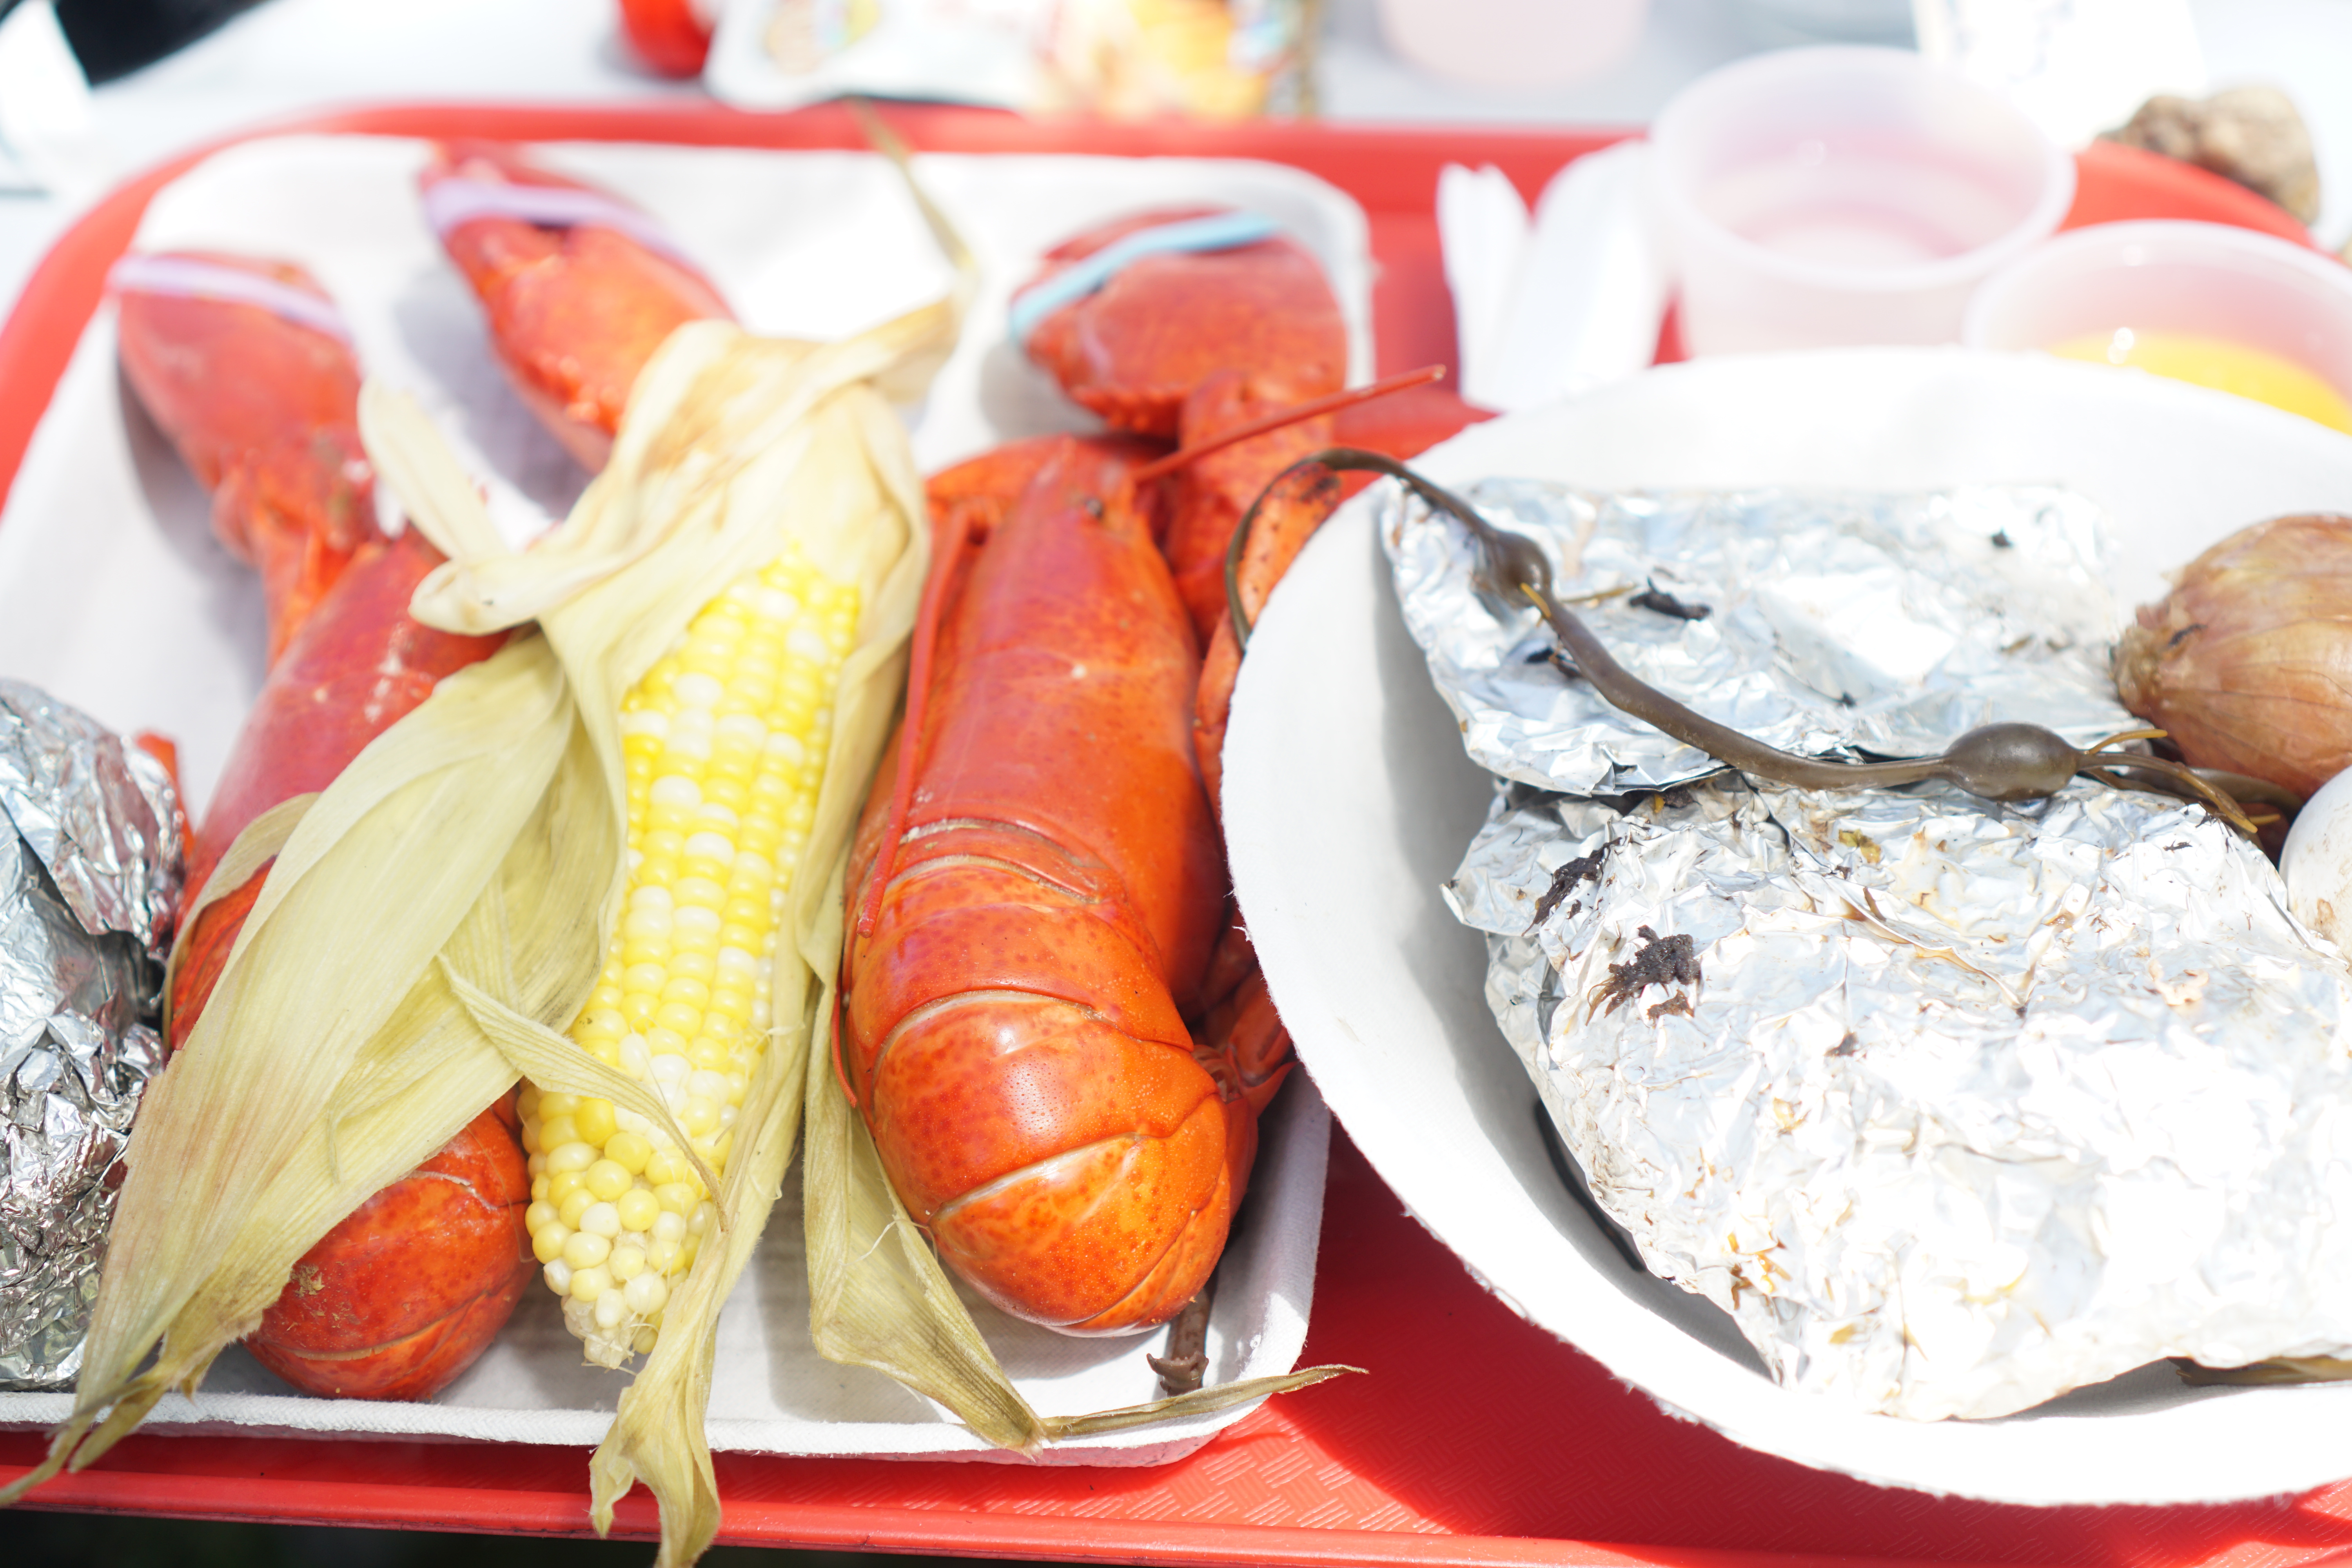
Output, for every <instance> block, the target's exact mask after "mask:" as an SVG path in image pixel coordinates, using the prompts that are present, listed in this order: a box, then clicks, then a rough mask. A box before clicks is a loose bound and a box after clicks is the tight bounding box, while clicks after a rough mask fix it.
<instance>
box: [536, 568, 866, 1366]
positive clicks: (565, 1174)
mask: <svg viewBox="0 0 2352 1568" xmlns="http://www.w3.org/2000/svg"><path fill="white" fill-rule="evenodd" d="M857 597H858V596H857V592H856V589H855V588H854V587H852V586H849V585H845V584H836V583H832V582H829V581H827V580H826V579H825V578H824V576H823V575H821V574H819V573H817V572H816V571H815V570H814V568H813V567H811V566H810V565H809V564H808V563H807V562H806V561H805V560H803V558H802V556H801V554H800V552H799V551H798V550H797V549H796V548H795V549H792V550H788V551H787V552H785V553H784V554H783V555H782V556H781V557H779V558H778V559H777V560H776V561H775V562H774V563H772V564H771V565H769V566H768V567H767V568H766V569H765V570H764V571H761V572H759V573H755V574H747V575H745V576H744V577H742V578H741V579H740V580H739V581H737V582H736V583H735V584H733V585H732V586H730V588H729V589H728V590H727V592H726V593H725V594H723V595H720V596H719V598H718V599H716V600H714V601H712V603H711V604H710V605H709V606H708V607H706V608H705V609H704V610H703V611H702V613H701V614H700V615H698V616H697V617H696V618H695V620H694V622H693V623H692V625H691V626H689V627H688V630H687V633H686V635H685V637H683V638H681V639H680V641H679V643H678V645H677V647H675V648H673V649H672V650H671V651H670V652H669V653H668V654H667V656H666V657H665V658H662V659H661V660H660V661H659V662H658V663H656V665H655V666H654V667H653V668H652V669H651V670H649V671H648V672H647V673H646V677H645V679H643V680H642V681H640V682H639V683H638V685H637V688H636V689H635V690H634V691H632V692H631V693H630V694H629V696H628V697H627V698H626V699H625V700H624V701H623V703H622V710H621V734H622V737H623V741H622V744H623V751H624V756H625V772H626V778H627V787H628V830H629V888H628V893H627V901H626V903H625V906H624V914H623V918H622V921H621V923H620V927H619V929H618V930H617V931H614V934H613V940H612V945H611V947H610V948H609V949H608V950H607V952H606V954H605V963H604V972H603V973H602V975H601V976H600V977H599V979H598V983H597V986H596V989H595V991H594V992H593V994H591V996H590V997H589V1001H588V1005H587V1006H586V1007H585V1008H583V1010H582V1012H581V1014H580V1016H579V1018H578V1019H577V1021H575V1022H574V1023H573V1024H572V1029H571V1037H572V1041H573V1042H574V1043H575V1044H577V1045H578V1046H579V1047H581V1048H582V1049H583V1050H584V1051H587V1052H589V1053H591V1054H593V1056H595V1057H597V1058H600V1059H601V1060H603V1061H604V1062H605V1063H606V1064H607V1065H608V1066H612V1067H617V1068H620V1069H621V1070H622V1071H623V1072H625V1073H626V1074H627V1075H628V1076H629V1077H631V1078H633V1079H636V1080H637V1081H639V1082H641V1083H645V1084H646V1085H648V1086H649V1087H651V1088H652V1089H654V1091H655V1092H656V1093H657V1094H658V1095H660V1096H661V1098H662V1100H663V1102H664V1103H665V1104H666V1105H667V1107H668V1108H669V1110H670V1112H671V1114H672V1115H673V1116H674V1117H675V1118H676V1119H677V1125H678V1127H679V1128H680V1130H682V1131H684V1132H685V1133H686V1134H687V1136H688V1140H689V1141H690V1142H691V1144H692V1147H693V1152H695V1153H696V1154H698V1155H699V1156H700V1157H701V1159H702V1161H703V1163H705V1164H707V1165H708V1166H709V1168H710V1170H711V1171H712V1172H714V1173H719V1174H721V1175H723V1174H724V1173H725V1171H726V1165H727V1156H728V1154H729V1152H730V1150H731V1149H732V1147H733V1143H734V1127H735V1121H736V1118H737V1114H738V1112H739V1110H740V1108H741V1106H742V1103H743V1095H744V1091H745V1089H747V1088H748V1087H749V1086H750V1084H751V1077H752V1075H753V1073H754V1072H755V1071H757V1069H758V1067H759V1061H760V1056H761V1053H762V1052H763V1051H764V1050H765V1049H766V1048H767V1042H768V1035H769V1030H770V1027H771V1025H772V1019H771V1017H770V1015H769V1008H770V1001H771V994H772V984H771V974H772V966H773V963H774V959H775V948H776V937H777V931H778V930H779V927H780V924H781V917H782V912H783V908H784V900H785V896H786V891H787V889H789V888H790V887H791V884H792V877H793V872H794V871H795V870H796V869H797V868H798V867H799V865H800V861H801V856H802V853H803V849H804V848H805V847H806V845H807V841H808V833H809V826H810V824H811V822H812V821H813V820H814V816H815V810H816V795H817V785H818V784H819V783H820V782H821V779H822V775H823V771H824V757H825V751H826V747H827V744H828V742H830V740H831V730H832V722H833V713H832V710H831V708H830V706H829V702H830V693H831V692H832V691H833V689H834V686H835V680H836V679H837V677H838V674H839V670H840V666H841V661H842V658H843V657H844V656H845V654H846V653H847V652H848V650H849V647H850V645H851V642H852V640H853V638H854V636H855V633H856V626H857V608H858V605H857ZM522 1116H523V1146H524V1148H525V1149H526V1150H527V1151H529V1152H530V1168H531V1178H532V1179H531V1198H532V1203H531V1205H530V1209H529V1211H528V1212H527V1214H526V1215H525V1219H524V1224H525V1226H527V1227H528V1229H529V1230H530V1237H531V1249H532V1252H533V1253H534V1255H535V1256H536V1257H537V1258H539V1261H540V1262H541V1263H542V1264H543V1265H545V1266H546V1278H547V1285H548V1289H551V1290H553V1291H554V1292H555V1293H556V1294H557V1295H559V1296H562V1297H563V1298H564V1308H563V1310H564V1320H565V1321H566V1322H567V1323H568V1324H569V1325H570V1326H571V1328H572V1332H573V1333H574V1334H575V1335H577V1336H578V1337H579V1338H580V1339H581V1341H582V1342H583V1343H584V1344H585V1345H587V1347H588V1350H589V1354H590V1355H591V1357H592V1358H593V1359H594V1360H597V1361H599V1362H603V1363H605V1364H607V1365H618V1364H620V1363H622V1362H623V1361H625V1360H626V1358H627V1357H628V1356H629V1355H630V1354H631V1353H633V1352H634V1353H637V1354H644V1353H647V1352H651V1351H652V1349H653V1347H654V1345H655V1343H656V1340H657V1337H658V1331H659V1325H660V1322H661V1315H662V1309H663V1307H664V1306H665V1304H666V1303H667V1301H668V1300H669V1288H670V1282H671V1281H672V1280H673V1279H676V1278H677V1277H678V1276H680V1275H682V1274H684V1273H685V1272H686V1271H687V1270H688V1268H692V1267H693V1265H694V1259H695V1256H696V1254H697V1252H698V1250H699V1248H700V1247H701V1244H702V1239H703V1237H705V1236H706V1235H707V1234H709V1228H710V1226H711V1225H712V1224H713V1223H714V1222H715V1220H716V1218H717V1215H718V1209H717V1205H716V1204H715V1203H714V1202H713V1195H712V1194H710V1193H709V1192H707V1191H706V1190H705V1189H704V1187H703V1184H702V1182H701V1180H700V1179H699V1178H698V1175H697V1173H696V1172H695V1169H694V1166H693V1163H692V1162H690V1161H689V1160H688V1159H687V1158H686V1157H685V1155H684V1153H683V1152H681V1151H679V1150H678V1149H677V1146H676V1145H675V1144H674V1143H672V1142H670V1140H669V1138H668V1137H667V1135H666V1134H665V1132H664V1131H662V1129H660V1128H659V1127H657V1126H656V1124H654V1123H653V1122H652V1121H648V1120H647V1119H646V1118H645V1117H643V1116H639V1115H636V1114H635V1113H634V1112H632V1111H630V1110H627V1109H625V1108H616V1107H615V1106H614V1104H613V1102H612V1101H611V1100H601V1099H596V1098H594V1097H592V1096H577V1095H570V1094H555V1093H544V1094H542V1093H541V1092H539V1091H538V1089H536V1088H534V1087H531V1086H529V1085H526V1087H525V1089H524V1090H523V1097H522Z"/></svg>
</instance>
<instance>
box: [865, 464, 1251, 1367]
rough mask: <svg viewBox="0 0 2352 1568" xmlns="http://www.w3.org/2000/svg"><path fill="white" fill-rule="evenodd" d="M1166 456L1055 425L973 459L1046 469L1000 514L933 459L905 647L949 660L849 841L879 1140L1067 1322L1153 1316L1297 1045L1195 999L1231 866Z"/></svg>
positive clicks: (1241, 1161) (983, 1277)
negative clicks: (1210, 1033) (1279, 1058)
mask: <svg viewBox="0 0 2352 1568" xmlns="http://www.w3.org/2000/svg"><path fill="white" fill-rule="evenodd" d="M1151 455H1152V452H1151V450H1150V448H1149V447H1142V446H1140V445H1139V444H1138V443H1134V442H1130V441H1121V440H1093V441H1088V440H1076V439H1057V440H1053V441H1049V442H1045V443H1033V444H1030V445H1028V446H1026V447H1018V448H1013V449H1010V450H1009V451H1008V452H1007V453H1006V454H1003V455H1001V456H999V457H997V458H983V459H981V462H982V464H993V465H995V468H994V470H993V474H994V477H997V478H1003V477H1005V476H1006V475H1007V474H1010V475H1011V476H1012V477H1013V478H1015V479H1017V478H1018V477H1020V476H1021V475H1022V474H1023V473H1024V471H1025V472H1026V473H1027V474H1028V475H1029V477H1028V479H1027V482H1026V484H1025V486H1024V488H1022V489H1019V491H1018V499H1017V500H1015V501H1014V502H1013V504H1012V505H1011V506H1010V508H1009V509H1008V510H1005V511H1004V513H1003V517H1002V519H1001V521H999V520H992V519H990V518H989V517H987V516H986V515H985V512H984V510H983V509H982V508H981V507H979V506H977V505H975V504H973V503H972V502H971V500H970V497H971V492H972V491H973V490H974V489H979V490H981V491H982V493H985V491H986V488H987V487H986V482H985V481H986V479H988V478H989V477H991V470H987V469H983V470H981V472H980V473H979V474H977V475H970V474H967V475H958V474H950V475H947V476H942V479H941V480H940V483H939V485H938V486H937V487H936V488H935V489H934V494H935V496H939V497H940V498H941V501H942V504H941V505H940V509H939V516H940V524H941V532H942V534H943V535H944V537H942V538H941V539H940V564H939V565H938V567H937V569H936V570H937V572H938V574H939V575H938V578H937V579H936V580H935V583H934V589H933V606H934V607H933V608H932V609H930V610H927V616H930V615H935V616H936V627H937V630H936V641H935V643H933V645H932V647H931V648H930V650H929V655H928V658H927V657H926V655H925V654H924V653H921V652H919V654H918V660H919V663H925V662H929V663H931V664H932V665H933V667H934V668H935V669H936V675H935V676H932V677H931V679H928V680H927V681H925V689H924V690H923V692H922V700H921V702H920V703H919V710H918V709H917V707H916V706H910V710H909V719H908V723H907V725H906V727H905V728H904V729H903V730H902V731H901V733H900V735H899V738H898V742H897V743H896V746H895V747H894V750H893V752H892V753H891V755H890V756H889V757H887V758H886V760H885V763H884V767H883V772H882V784H881V785H880V786H878V787H877V790H876V792H875V794H874V795H873V796H872V798H871V799H870V800H869V801H868V803H867V806H866V815H865V817H864V819H863V821H862V822H861V824H860V826H859V832H858V838H857V843H856V848H855V850H854V852H853V854H852V858H851V867H850V886H851V888H852V889H853V894H852V897H853V907H854V908H858V909H859V910H861V913H860V915H859V918H858V920H857V922H856V929H855V930H854V931H853V932H852V934H851V936H850V939H849V943H848V948H847V952H846V954H845V963H844V971H845V975H846V977H847V979H846V984H845V1016H844V1026H843V1066H844V1068H845V1073H846V1075H847V1080H848V1082H849V1084H850V1086H851V1090H852V1092H853V1094H854V1095H855V1096H856V1100H857V1102H858V1104H859V1107H860V1109H861V1110H863V1112H864V1114H865V1117H866V1124H867V1126H868V1127H869V1128H870V1129H871V1130H872V1131H873V1133H874V1136H875V1141H876V1143H877V1147H878V1149H879V1150H880V1152H881V1155H882V1160H883V1163H884V1166H885V1167H886V1169H887V1171H888V1172H889V1174H890V1177H891V1180H892V1182H893V1184H894V1185H895V1186H896V1187H897V1189H898V1194H899V1195H900V1197H901V1199H902V1200H903V1201H905V1202H906V1204H907V1205H908V1209H909V1211H910V1212H911V1213H912V1214H913V1215H914V1217H915V1218H916V1220H917V1222H918V1223H919V1224H921V1225H923V1226H927V1227H928V1228H929V1231H930V1233H931V1235H932V1237H933V1238H934V1240H935V1241H936V1242H937V1244H938V1246H939V1248H940V1255H941V1257H942V1258H945V1259H946V1260H947V1261H948V1262H949V1263H950V1266H951V1267H953V1268H955V1269H956V1270H957V1271H958V1272H959V1273H960V1274H961V1275H962V1276H963V1278H964V1279H967V1280H969V1281H971V1283H972V1285H974V1286H975V1287H976V1288H977V1289H980V1290H981V1291H982V1293H983V1294H985V1295H986V1296H988V1297H989V1299H990V1300H993V1301H995V1302H996V1303H997V1304H998V1305H1000V1306H1002V1307H1003V1308H1004V1309H1005V1310H1008V1311H1011V1312H1013V1313H1016V1314H1018V1315H1020V1316H1022V1317H1026V1318H1030V1319H1034V1320H1035V1321H1040V1322H1045V1323H1048V1324H1050V1325H1052V1326H1054V1327H1055V1328H1060V1329H1064V1330H1066V1331H1073V1332H1108V1331H1122V1330H1129V1329H1137V1328H1142V1327H1146V1326H1149V1325H1150V1324H1152V1323H1156V1322H1159V1321H1163V1320H1165V1319H1166V1318H1168V1317H1169V1316H1171V1315H1172V1314H1173V1313H1174V1312H1176V1311H1177V1310H1179V1309H1180V1308H1181V1307H1182V1306H1183V1304H1184V1303H1185V1302H1186V1301H1188V1300H1191V1299H1192V1296H1193V1295H1194V1294H1195V1293H1196V1292H1197V1291H1198V1290H1199V1289H1200V1287H1201V1285H1202V1282H1203V1281H1204V1280H1205V1279H1207V1277H1208V1274H1209V1271H1210V1270H1211V1269H1212V1268H1213V1267H1214V1266H1215V1264H1216V1260H1217V1256H1218V1254H1219V1252H1220V1251H1221V1250H1222V1249H1223V1245H1224V1237H1225V1232H1226V1229H1227V1227H1228V1226H1229V1225H1230V1223H1231V1220H1232V1215H1233V1210H1234V1205H1235V1204H1236V1203H1237V1202H1238V1201H1239V1199H1240V1197H1241V1194H1242V1192H1243V1190H1244V1187H1245V1186H1246V1184H1247V1182H1248V1176H1249V1168H1250V1163H1251V1160H1252V1157H1253V1155H1254V1153H1255V1148H1256V1131H1255V1119H1256V1112H1257V1110H1258V1109H1259V1108H1260V1107H1261V1106H1263V1105H1264V1103H1265V1100H1267V1099H1268V1098H1270V1096H1271V1095H1272V1093H1273V1091H1274V1089H1275V1088H1276V1086H1277V1085H1278V1083H1279V1081H1280V1079H1281V1075H1282V1072H1283V1071H1284V1070H1285V1068H1286V1064H1285V1063H1277V1064H1275V1065H1274V1066H1273V1067H1272V1068H1271V1070H1262V1068H1263V1067H1264V1064H1258V1063H1241V1062H1235V1061H1233V1060H1231V1059H1228V1058H1225V1057H1223V1055H1222V1054H1221V1051H1220V1047H1218V1046H1217V1045H1205V1046H1202V1047H1197V1048H1196V1047H1195V1044H1194V1038H1193V1034H1192V1030H1190V1029H1189V1028H1188V1027H1187V1026H1186V1018H1187V1016H1188V1015H1193V1016H1197V1015H1198V1013H1199V1012H1200V1010H1201V1009H1202V1008H1203V1006H1204V1005H1206V1004H1207V1003H1209V1002H1210V1001H1212V1000H1217V999H1216V998H1212V997H1210V996H1208V995H1206V994H1205V988H1206V984H1207V982H1208V980H1209V973H1210V960H1211V957H1212V954H1213V951H1214V950H1215V948H1216V945H1217V937H1218V926H1219V923H1220V920H1221V917H1222V914H1223V910H1224V907H1225V902H1224V900H1225V880H1224V870H1223V857H1222V854H1221V852H1220V847H1219V844H1218V841H1217V835H1216V828H1215V825H1214V823H1213V820H1212V819H1211V816H1210V814H1209V806H1208V798H1207V796H1206V795H1204V794H1202V789H1201V783H1200V774H1199V771H1198V769H1197V767H1196V766H1195V765H1194V763H1193V760H1192V737H1191V733H1190V730H1189V725H1188V717H1189V712H1190V709H1191V702H1192V688H1193V685H1194V683H1195V682H1196V680H1197V679H1198V673H1199V665H1198V658H1197V655H1196V654H1195V653H1194V651H1193V638H1192V628H1191V626H1190V625H1189V623H1188V620H1187V617H1186V616H1185V613H1184V607H1183V604H1182V602H1181V599H1179V598H1178V596H1177V594H1176V589H1175V584H1174V583H1173V581H1172V580H1171V577H1170V575H1169V572H1168V567H1167V563H1166V562H1165V561H1164V560H1163V559H1162V558H1161V557H1160V552H1159V551H1158V550H1157V549H1156V548H1155V547H1154V545H1153V543H1152V539H1151V531H1150V517H1149V516H1148V514H1147V512H1146V510H1144V508H1143V507H1142V506H1139V504H1138V500H1137V498H1136V496H1135V494H1134V491H1133V490H1132V489H1131V487H1130V486H1129V483H1128V482H1127V481H1128V479H1129V475H1130V474H1131V473H1132V471H1133V469H1134V468H1136V467H1137V466H1138V465H1139V463H1140V462H1141V461H1143V460H1145V459H1147V458H1150V456H1151ZM974 478H979V479H982V484H980V485H979V486H974V485H973V484H972V483H971V479H974ZM959 490H961V491H962V492H963V500H964V504H962V505H959V504H958V492H959ZM1145 499H1146V500H1148V499H1149V498H1148V497H1147V498H1145ZM967 547H969V548H970V549H971V555H970V558H969V561H968V562H966V561H965V560H964V555H965V551H966V549H967ZM918 635H919V637H921V636H922V635H923V634H922V633H919V634H918ZM927 675H930V671H929V670H923V669H919V670H918V672H917V674H916V676H915V677H914V679H919V680H922V679H924V678H925V677H926V676H927ZM869 904H870V910H868V909H867V906H868V905H869Z"/></svg>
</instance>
